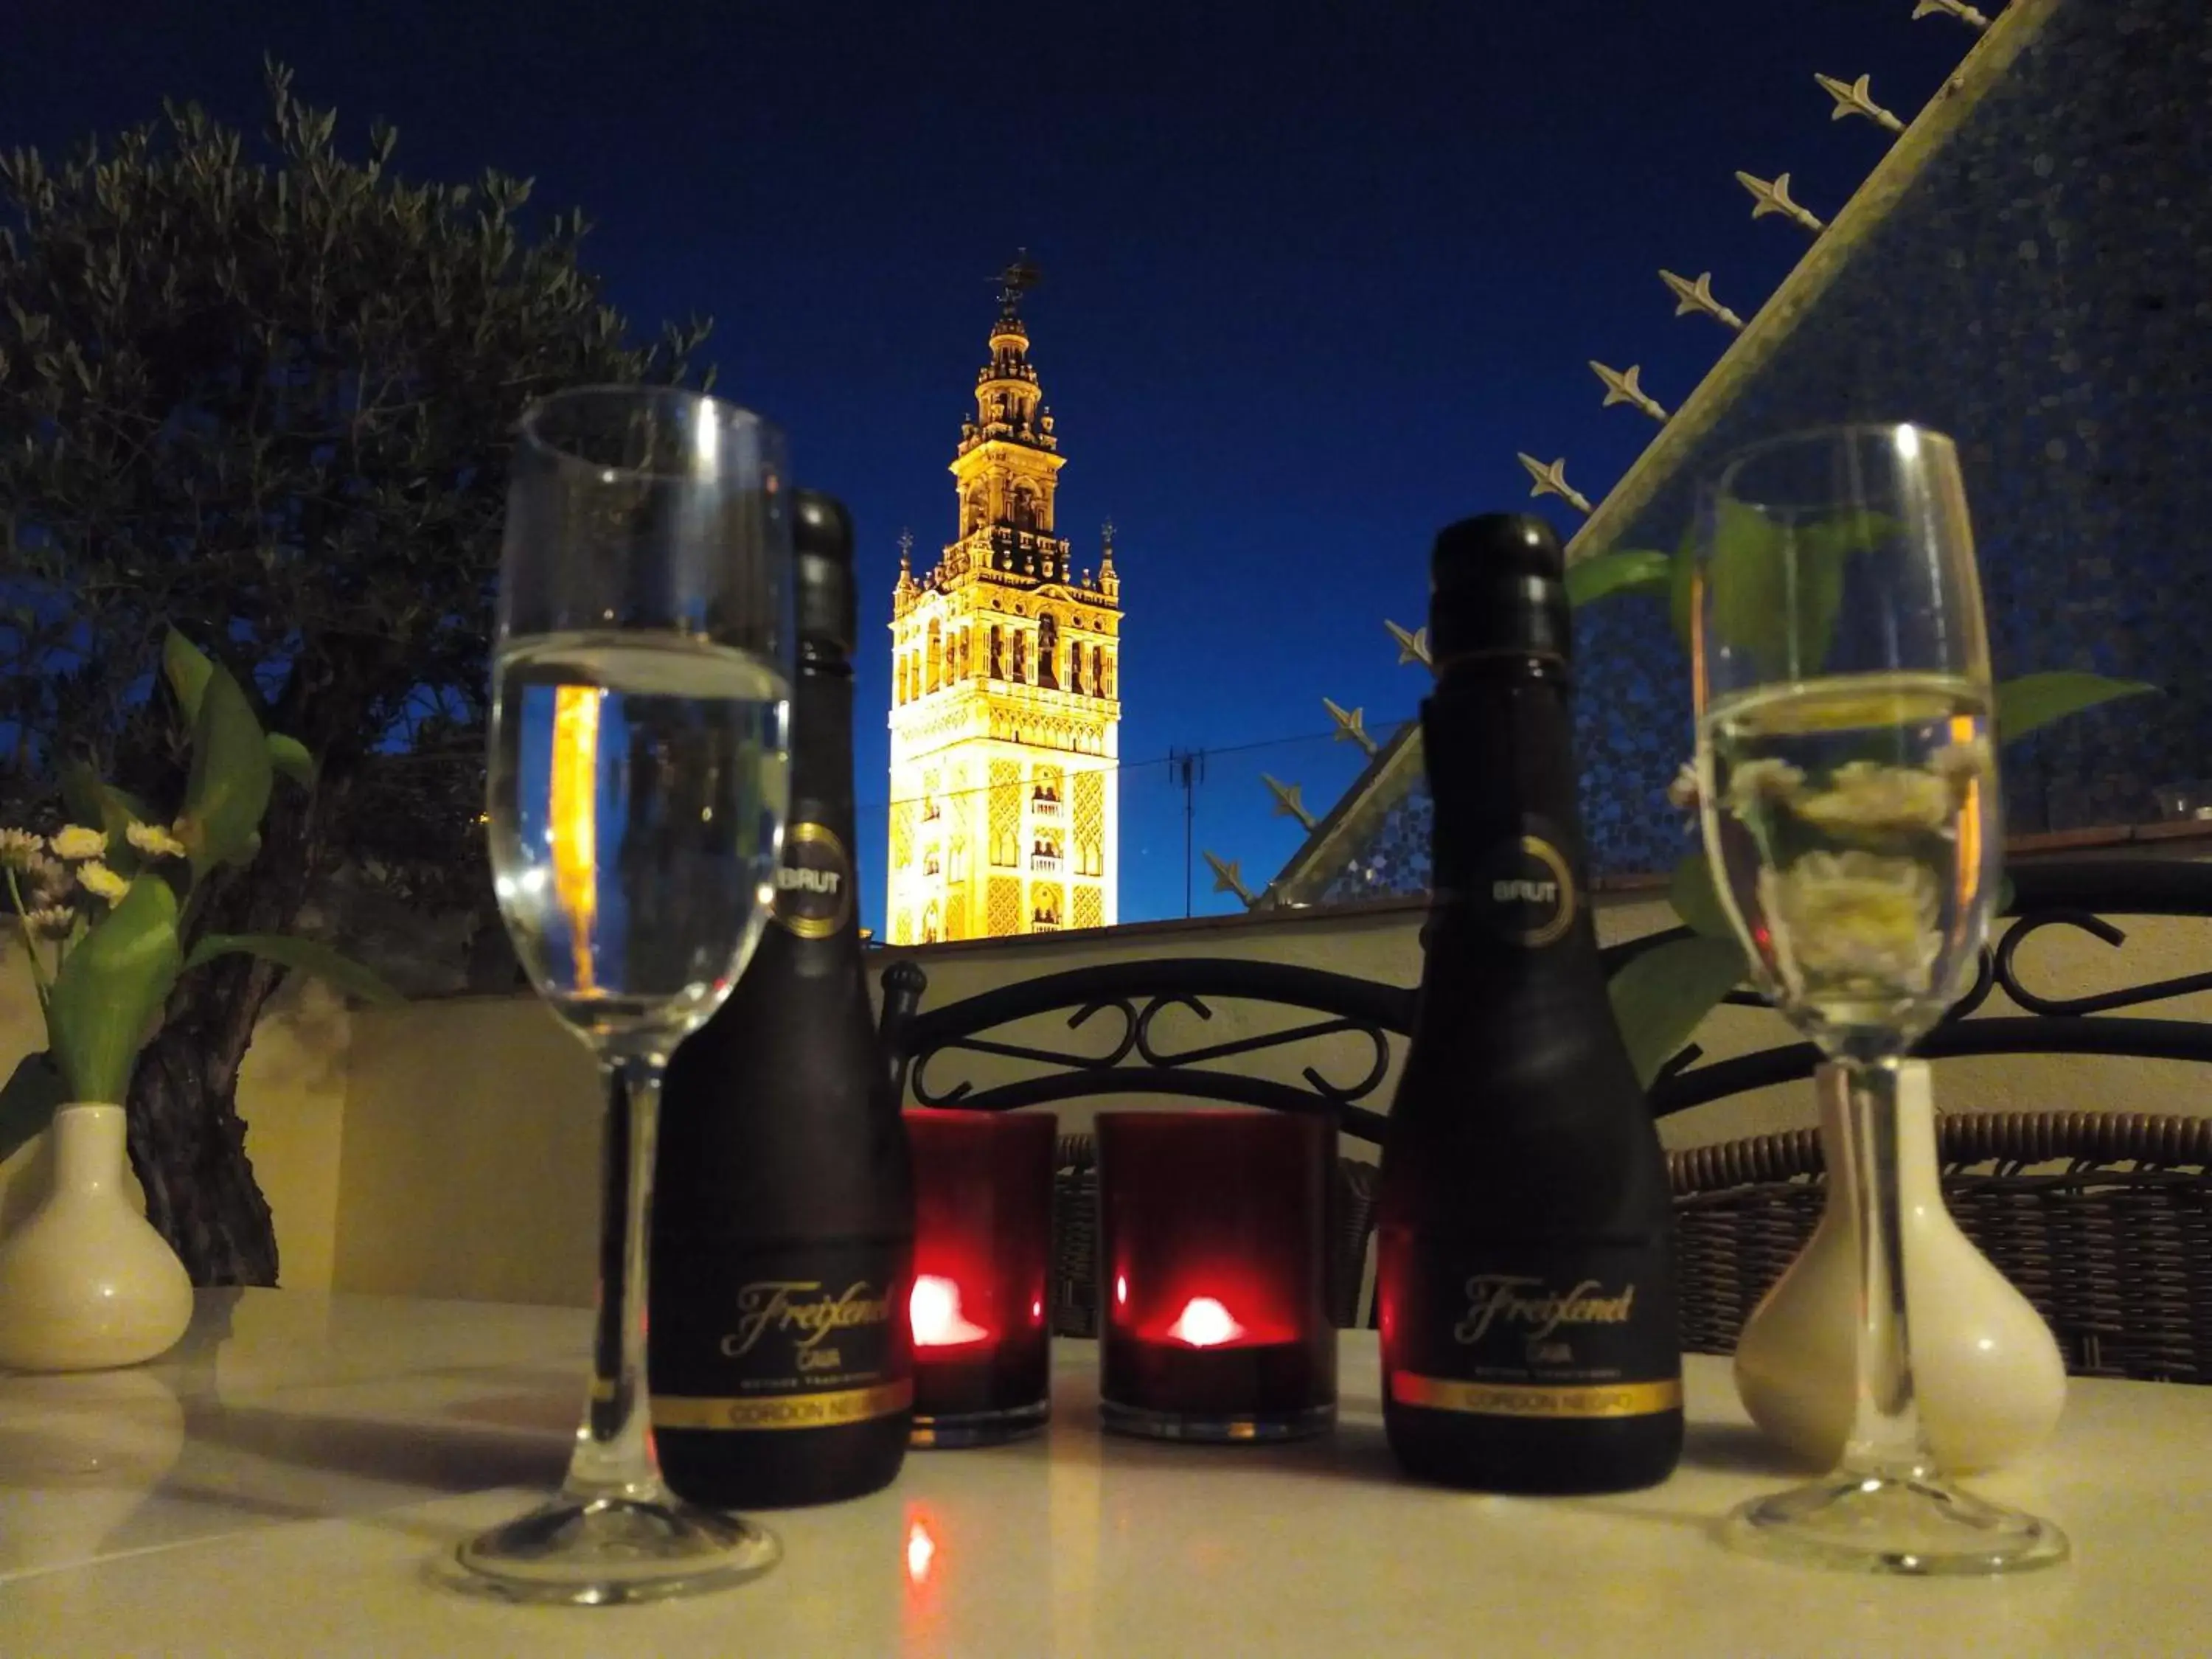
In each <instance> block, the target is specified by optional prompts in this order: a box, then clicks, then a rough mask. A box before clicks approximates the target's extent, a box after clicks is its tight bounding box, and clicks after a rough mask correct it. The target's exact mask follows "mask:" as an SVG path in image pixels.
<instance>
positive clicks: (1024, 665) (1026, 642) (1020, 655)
mask: <svg viewBox="0 0 2212 1659" xmlns="http://www.w3.org/2000/svg"><path fill="white" fill-rule="evenodd" d="M1029 678H1030V636H1029V635H1027V634H1025V633H1024V632H1023V631H1022V630H1021V629H1015V630H1014V684H1017V685H1026V684H1029Z"/></svg>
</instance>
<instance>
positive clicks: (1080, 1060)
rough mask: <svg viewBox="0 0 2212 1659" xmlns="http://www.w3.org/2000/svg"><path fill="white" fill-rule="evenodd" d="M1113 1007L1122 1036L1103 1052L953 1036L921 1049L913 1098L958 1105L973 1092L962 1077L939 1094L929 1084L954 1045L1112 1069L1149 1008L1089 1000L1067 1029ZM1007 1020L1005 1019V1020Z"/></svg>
mask: <svg viewBox="0 0 2212 1659" xmlns="http://www.w3.org/2000/svg"><path fill="white" fill-rule="evenodd" d="M1109 1008H1110V1009H1112V1010H1113V1011H1114V1012H1115V1013H1117V1014H1119V1015H1121V1036H1120V1038H1119V1040H1117V1041H1116V1042H1115V1044H1114V1046H1113V1047H1112V1048H1109V1049H1108V1050H1107V1051H1106V1052H1105V1053H1104V1054H1079V1053H1071V1052H1067V1051H1065V1050H1062V1049H1058V1048H1031V1047H1030V1046H1029V1045H1028V1044H1026V1043H1020V1042H993V1041H992V1040H991V1039H990V1038H988V1037H980V1036H956V1037H951V1038H948V1039H947V1040H945V1042H940V1043H938V1044H937V1045H935V1046H934V1047H933V1048H924V1049H921V1051H919V1052H918V1053H917V1054H915V1059H914V1073H913V1077H914V1097H915V1100H916V1101H918V1102H920V1103H921V1104H922V1105H924V1106H957V1105H958V1104H959V1103H961V1102H962V1101H963V1100H966V1099H967V1098H968V1097H969V1095H970V1094H971V1093H973V1092H974V1090H975V1085H974V1084H972V1083H969V1082H968V1081H967V1080H966V1079H962V1080H961V1081H960V1082H958V1083H956V1084H954V1085H952V1086H951V1088H950V1089H947V1090H945V1091H944V1092H942V1093H939V1092H938V1091H935V1090H933V1089H932V1088H931V1087H930V1086H929V1081H928V1074H929V1062H930V1061H931V1060H935V1059H936V1058H937V1057H938V1056H939V1054H945V1053H947V1052H949V1051H950V1050H951V1049H954V1048H964V1049H966V1050H968V1051H969V1053H970V1054H996V1055H998V1056H999V1057H1000V1058H1001V1059H1004V1060H1030V1061H1033V1062H1035V1063H1036V1064H1037V1065H1039V1066H1057V1067H1059V1068H1060V1069H1061V1070H1062V1071H1070V1072H1110V1071H1112V1070H1113V1069H1114V1068H1115V1066H1119V1065H1120V1064H1121V1062H1122V1061H1123V1060H1127V1058H1128V1057H1129V1054H1130V1051H1131V1050H1132V1049H1133V1048H1136V1047H1137V1045H1138V1044H1139V1042H1140V1041H1141V1040H1142V1039H1141V1036H1140V1035H1139V1034H1140V1033H1141V1031H1142V1030H1143V1020H1144V1019H1146V1018H1150V1017H1151V1013H1152V1011H1151V1009H1149V1008H1147V1009H1146V1011H1145V1013H1144V1014H1143V1015H1142V1016H1139V1013H1138V1012H1137V1011H1136V1009H1135V1008H1134V1007H1133V1006H1131V1005H1130V1003H1129V1001H1128V1000H1127V998H1126V997H1115V998H1113V999H1112V1000H1108V1001H1103V1002H1087V1003H1085V1004H1084V1005H1083V1006H1081V1007H1080V1008H1078V1009H1077V1010H1076V1011H1075V1012H1073V1013H1072V1014H1070V1015H1069V1016H1068V1017H1067V1029H1068V1030H1071V1031H1076V1030H1082V1028H1083V1027H1084V1026H1085V1025H1087V1024H1090V1023H1091V1019H1092V1018H1094V1017H1095V1016H1097V1015H1098V1014H1100V1013H1103V1012H1105V1011H1106V1010H1107V1009H1109ZM1002 1023H1005V1022H1002Z"/></svg>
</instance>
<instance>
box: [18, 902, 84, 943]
mask: <svg viewBox="0 0 2212 1659" xmlns="http://www.w3.org/2000/svg"><path fill="white" fill-rule="evenodd" d="M23 922H24V925H25V926H26V927H28V928H29V929H30V930H31V931H32V932H33V933H37V934H39V935H40V936H41V937H43V938H46V939H65V938H67V937H68V936H69V930H70V928H71V927H75V926H76V911H74V910H72V909H70V908H69V907H68V906H67V905H65V904H49V905H46V907H45V908H41V909H37V910H33V911H32V912H31V913H30V914H29V915H27V916H25V917H24V918H23Z"/></svg>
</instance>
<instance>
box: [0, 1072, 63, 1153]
mask: <svg viewBox="0 0 2212 1659" xmlns="http://www.w3.org/2000/svg"><path fill="white" fill-rule="evenodd" d="M68 1103H69V1085H67V1084H66V1083H64V1082H63V1081H62V1074H61V1073H59V1072H58V1071H56V1070H55V1069H54V1062H53V1060H52V1056H50V1055H47V1054H25V1055H24V1056H23V1058H22V1059H21V1060H20V1061H18V1062H17V1063H16V1066H15V1072H14V1073H12V1074H11V1075H10V1076H9V1079H8V1082H7V1086H6V1087H4V1088H0V1163H4V1162H6V1161H7V1159H8V1158H9V1156H10V1155H11V1154H12V1153H13V1152H15V1149H16V1148H17V1147H18V1146H21V1145H22V1144H23V1143H24V1142H25V1141H27V1140H28V1139H30V1138H31V1137H32V1136H33V1135H34V1134H37V1133H39V1132H40V1130H41V1129H43V1128H45V1127H46V1125H47V1124H49V1123H51V1122H52V1121H54V1112H55V1109H57V1108H58V1107H61V1106H65V1105H67V1104H68Z"/></svg>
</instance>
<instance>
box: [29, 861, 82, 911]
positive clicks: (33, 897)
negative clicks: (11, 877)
mask: <svg viewBox="0 0 2212 1659" xmlns="http://www.w3.org/2000/svg"><path fill="white" fill-rule="evenodd" d="M74 886H76V877H74V876H72V875H70V867H69V866H67V865H66V864H64V863H63V862H62V861H61V860H59V859H50V858H48V857H47V856H46V854H44V853H33V854H31V860H30V862H29V863H27V864H26V865H25V866H23V898H24V901H25V902H27V904H29V906H30V907H31V908H33V910H36V909H40V908H44V907H45V906H46V905H49V904H58V903H60V902H63V901H64V900H65V899H66V898H67V897H68V896H69V891H70V888H72V887H74Z"/></svg>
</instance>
